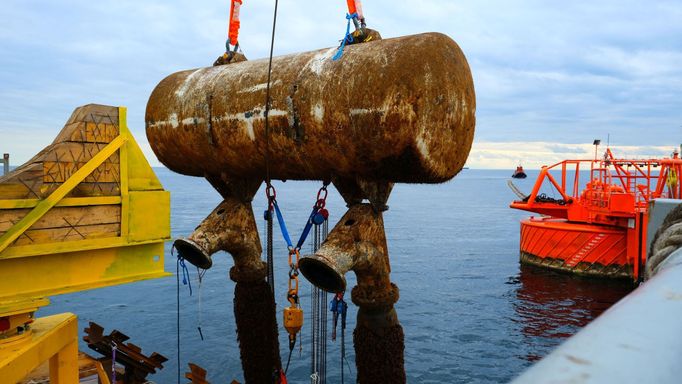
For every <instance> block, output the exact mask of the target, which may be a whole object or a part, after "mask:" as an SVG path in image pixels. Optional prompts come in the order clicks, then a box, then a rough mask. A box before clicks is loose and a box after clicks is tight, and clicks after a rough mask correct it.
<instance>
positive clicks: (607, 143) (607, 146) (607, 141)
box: [606, 133, 611, 148]
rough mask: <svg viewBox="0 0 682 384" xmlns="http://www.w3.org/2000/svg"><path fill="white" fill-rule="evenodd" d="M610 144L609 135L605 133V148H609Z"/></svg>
mask: <svg viewBox="0 0 682 384" xmlns="http://www.w3.org/2000/svg"><path fill="white" fill-rule="evenodd" d="M610 144H611V134H610V133H607V134H606V148H609V146H610Z"/></svg>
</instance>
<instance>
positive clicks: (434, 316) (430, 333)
mask: <svg viewBox="0 0 682 384" xmlns="http://www.w3.org/2000/svg"><path fill="white" fill-rule="evenodd" d="M156 172H157V174H158V176H159V178H160V180H161V182H162V183H163V185H164V187H165V189H167V190H169V191H170V192H171V205H172V207H171V208H172V210H171V225H172V236H173V237H178V236H187V235H189V234H190V233H191V232H192V230H193V229H194V228H195V227H196V226H197V225H198V224H199V222H200V221H201V220H202V219H203V218H204V217H205V216H206V215H208V214H209V213H210V212H211V211H212V210H213V208H214V207H215V206H216V205H217V204H218V203H219V202H220V200H221V198H220V196H219V195H218V193H217V192H216V191H215V190H214V189H213V188H211V186H210V185H209V184H208V182H206V180H204V179H203V178H195V177H188V176H182V175H178V174H175V173H172V172H170V171H168V170H166V169H163V168H162V169H156ZM511 173H512V171H511V170H504V171H492V170H463V171H462V172H461V173H460V174H459V175H458V176H457V177H456V178H455V179H454V180H452V181H450V182H448V183H445V184H440V185H406V184H399V185H396V186H395V188H394V190H393V193H392V194H391V197H390V199H389V206H390V209H389V210H388V211H387V212H385V214H384V220H385V226H386V236H387V239H388V249H389V254H390V260H391V268H392V273H391V279H392V281H393V282H394V283H395V284H397V285H398V287H399V288H400V300H399V301H398V303H397V304H396V311H397V313H398V317H399V319H400V322H401V324H402V326H403V329H404V331H405V369H406V371H407V377H408V382H410V383H497V382H506V381H508V380H510V379H512V378H514V377H515V376H517V375H518V374H520V373H521V372H522V371H523V370H524V369H525V368H526V367H528V366H529V365H531V364H532V363H533V362H534V361H536V360H538V359H540V358H542V357H543V356H545V355H546V354H547V353H548V352H550V351H551V350H552V349H553V348H554V347H556V346H557V345H558V344H559V343H561V341H562V340H564V339H565V338H567V337H568V336H570V335H572V334H574V333H575V332H576V331H578V330H579V329H580V328H582V327H583V326H585V325H586V324H587V323H588V322H590V321H591V320H592V319H594V318H595V317H596V316H598V315H599V314H600V313H602V312H603V311H604V310H606V309H607V308H608V307H609V306H611V305H612V304H613V303H615V302H616V301H618V300H619V299H620V298H621V297H623V296H624V295H626V294H627V293H628V292H629V291H630V290H631V289H632V287H631V286H630V285H628V284H623V283H616V282H609V281H598V280H591V279H584V278H578V277H573V276H570V275H565V274H560V273H555V272H550V271H546V270H542V269H538V268H533V267H524V266H521V265H519V262H518V260H519V220H520V219H522V218H524V217H527V216H529V215H530V213H526V212H521V211H516V210H512V209H510V208H509V207H508V206H509V203H510V202H511V201H512V200H514V199H515V198H516V197H515V195H514V194H513V193H512V192H511V191H510V190H509V188H508V187H507V185H506V182H507V180H508V178H509V176H510V175H511ZM527 173H528V178H527V179H525V180H515V181H514V182H515V183H516V185H517V186H518V187H519V188H520V189H522V190H524V191H526V192H527V193H529V192H530V189H531V187H532V185H533V183H534V181H535V177H536V176H537V171H535V172H534V171H527ZM274 185H275V187H276V189H277V199H278V202H279V205H280V207H281V208H282V211H283V214H284V216H285V219H286V222H287V226H288V228H289V231H290V233H291V235H292V238H298V235H299V234H300V231H301V229H302V228H303V226H304V224H305V221H306V219H307V217H308V215H309V213H310V210H311V208H312V205H313V203H314V201H315V196H316V193H317V190H318V189H319V187H320V186H321V183H318V182H294V181H289V182H286V183H282V182H279V181H278V182H275V183H274ZM549 193H551V191H550V192H549ZM555 197H559V196H558V195H557V196H555ZM253 206H254V211H255V215H256V219H257V222H258V225H259V230H260V233H261V239H265V236H264V222H263V220H262V217H263V210H264V209H265V206H266V197H265V194H264V192H263V190H262V188H261V191H259V192H258V194H257V196H256V198H255V199H254V202H253ZM327 208H328V209H329V212H330V222H331V225H330V228H331V227H332V226H333V225H334V224H335V223H336V221H338V220H339V219H340V217H341V216H342V215H343V213H344V212H345V210H346V207H345V204H344V203H343V200H342V199H341V198H340V196H339V195H338V193H337V192H336V191H335V190H334V189H333V188H330V194H329V198H328V202H327ZM275 231H276V232H275V242H274V247H275V285H276V300H277V320H278V323H279V324H280V326H281V316H282V315H281V311H282V308H283V307H284V306H285V305H287V301H286V284H287V272H288V267H287V251H286V245H285V242H284V240H283V239H282V238H281V236H280V234H279V231H278V229H277V224H276V223H275ZM294 241H295V240H294ZM310 249H311V246H310V242H308V243H306V245H305V246H304V247H303V252H302V253H303V254H308V253H310ZM165 264H166V270H167V271H168V272H172V273H173V274H175V271H176V268H177V264H176V259H175V258H174V257H173V256H171V254H170V243H169V244H167V246H166V262H165ZM231 266H232V258H231V257H230V256H229V255H228V254H226V253H219V254H216V255H214V256H213V267H212V268H211V269H210V270H208V271H207V272H206V275H205V276H204V278H203V280H202V283H201V285H199V281H198V274H197V271H196V269H195V268H193V267H192V266H191V265H190V268H189V272H190V278H191V284H192V296H190V294H189V286H188V285H183V284H182V282H180V285H179V299H180V306H179V313H180V329H179V338H180V349H181V351H180V355H179V356H180V364H181V372H182V376H183V377H184V372H186V371H188V367H187V363H188V362H193V363H196V364H198V365H200V366H202V367H203V368H205V369H207V370H208V380H209V381H210V382H212V383H228V382H230V381H231V380H232V379H237V380H239V381H243V380H242V379H243V378H242V374H241V364H240V360H239V348H238V344H237V335H236V329H235V322H234V314H233V297H234V283H233V282H232V281H230V279H229V277H228V271H229V268H230V267H231ZM347 279H348V287H349V288H350V287H353V286H354V285H355V276H354V274H353V273H349V274H348V275H347ZM302 280H303V283H302V285H301V287H302V288H301V304H302V306H303V309H304V310H305V311H306V316H310V306H311V304H310V291H311V290H310V284H309V283H307V282H306V281H305V280H304V279H303V278H302ZM177 288H178V285H177V280H176V277H175V276H173V277H168V278H163V279H157V280H150V281H143V282H138V283H134V284H128V285H124V286H119V287H111V288H103V289H98V290H93V291H88V292H80V293H75V294H69V295H62V296H56V297H53V298H52V305H50V306H49V307H47V308H44V309H41V310H40V312H39V313H38V314H39V315H49V314H53V313H60V312H65V311H69V312H74V313H76V314H77V315H78V318H79V328H80V329H81V330H82V329H83V328H85V327H87V325H88V322H90V321H94V322H96V323H98V324H100V325H101V326H103V327H104V328H105V333H107V334H108V333H109V332H110V331H112V330H114V329H118V330H120V331H121V332H123V333H125V334H126V335H128V336H130V338H131V340H130V341H131V342H133V343H134V344H136V345H138V346H140V347H141V348H142V350H143V352H144V353H146V354H151V353H152V352H159V353H161V354H163V355H165V356H166V357H168V359H169V360H168V362H166V363H165V364H164V369H163V370H161V371H160V373H157V374H155V375H153V376H150V377H149V379H150V380H152V381H154V382H156V383H175V382H177V367H178V365H177V356H178V353H177V338H178V328H177V316H178V306H177V299H178V296H177ZM349 296H350V294H348V295H347V301H348V303H349V313H348V327H347V329H346V352H347V355H346V360H345V361H343V362H342V360H341V355H340V348H339V344H340V333H339V337H338V338H337V340H336V341H335V342H332V341H329V345H328V347H327V349H328V352H327V382H328V383H340V382H341V381H340V370H341V369H344V370H345V382H346V383H352V382H354V381H355V364H354V359H355V356H354V352H353V346H352V332H353V329H354V328H355V316H356V314H357V308H356V307H355V306H354V305H353V304H352V303H351V302H350V297H349ZM329 299H330V300H331V295H330V296H329ZM328 318H329V319H330V321H331V314H330V315H329V316H328ZM198 327H201V329H202V333H203V336H204V339H203V340H202V339H201V337H200V334H199V331H198V329H197V328H198ZM309 327H310V317H307V318H306V324H305V325H304V329H303V331H302V334H301V336H300V337H301V340H302V342H301V344H300V345H301V346H302V351H300V350H299V344H297V345H296V348H295V350H294V352H293V356H292V358H291V366H290V368H289V372H288V378H289V382H290V383H307V382H310V355H309V352H310V348H309V343H310V328H309ZM331 327H332V326H331V323H330V324H329V325H328V329H329V330H330V332H331ZM338 332H340V330H339V331H338ZM81 336H82V334H81ZM286 337H287V336H286V332H285V331H284V330H283V329H281V328H280V332H279V338H280V348H281V356H282V359H283V360H284V362H286V357H287V356H288V351H287V347H286V346H287V339H286ZM80 348H81V349H82V350H84V351H86V352H89V353H91V354H92V355H93V356H98V354H97V353H96V352H94V351H90V350H89V349H88V348H87V346H86V345H85V343H84V342H82V341H81V343H80ZM186 381H187V380H185V379H184V378H183V379H182V380H181V381H180V382H182V383H184V382H186Z"/></svg>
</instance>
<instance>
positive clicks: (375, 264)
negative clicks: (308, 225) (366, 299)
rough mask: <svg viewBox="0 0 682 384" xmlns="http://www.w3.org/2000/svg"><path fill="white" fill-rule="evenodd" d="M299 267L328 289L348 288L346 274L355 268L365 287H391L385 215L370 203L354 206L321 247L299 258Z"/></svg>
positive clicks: (307, 276) (367, 289)
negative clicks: (309, 254)
mask: <svg viewBox="0 0 682 384" xmlns="http://www.w3.org/2000/svg"><path fill="white" fill-rule="evenodd" d="M299 268H300V270H301V273H303V275H304V276H305V277H306V279H308V280H310V282H312V283H313V284H315V285H316V286H317V287H320V288H322V289H324V290H325V291H328V292H343V291H345V290H346V278H345V274H346V273H347V272H349V271H351V270H352V271H354V272H355V274H356V275H357V278H358V286H359V287H361V289H363V290H365V291H369V292H388V291H391V290H392V288H391V280H390V276H389V274H390V270H391V267H390V266H389V261H388V248H387V245H386V234H385V232H384V220H383V215H382V214H381V213H380V212H375V211H374V210H373V209H372V206H371V205H370V204H356V205H353V206H351V207H350V208H349V209H348V212H346V214H345V215H344V216H343V217H342V218H341V220H339V222H338V224H336V226H335V227H334V229H332V231H331V232H330V233H329V236H328V237H327V240H325V242H324V243H323V244H322V246H321V247H320V249H318V250H317V252H315V254H314V255H311V256H306V257H303V258H302V259H301V260H300V261H299Z"/></svg>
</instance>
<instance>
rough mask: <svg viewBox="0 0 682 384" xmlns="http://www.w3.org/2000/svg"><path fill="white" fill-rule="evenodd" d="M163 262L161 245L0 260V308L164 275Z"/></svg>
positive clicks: (160, 243)
mask: <svg viewBox="0 0 682 384" xmlns="http://www.w3.org/2000/svg"><path fill="white" fill-rule="evenodd" d="M57 244H59V243H57ZM10 250H11V248H10ZM163 262H164V244H163V242H156V243H150V244H138V245H127V246H122V247H115V248H100V249H92V250H89V251H81V252H64V253H56V254H50V255H40V256H35V257H17V258H12V259H3V260H0V307H1V306H2V305H1V304H2V303H4V302H6V301H16V300H18V298H29V297H44V296H51V295H59V294H63V293H70V292H78V291H83V290H86V289H94V288H101V287H108V286H113V285H119V284H123V283H130V282H133V281H140V280H146V279H152V278H158V277H164V276H168V275H169V274H167V273H165V272H164V265H163ZM0 383H1V381H0Z"/></svg>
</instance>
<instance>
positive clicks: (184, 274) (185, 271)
mask: <svg viewBox="0 0 682 384" xmlns="http://www.w3.org/2000/svg"><path fill="white" fill-rule="evenodd" d="M178 265H179V266H180V268H182V284H184V285H188V286H189V295H190V296H192V280H190V278H189V270H188V269H187V265H186V264H185V259H184V258H183V257H182V256H179V255H178Z"/></svg>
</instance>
